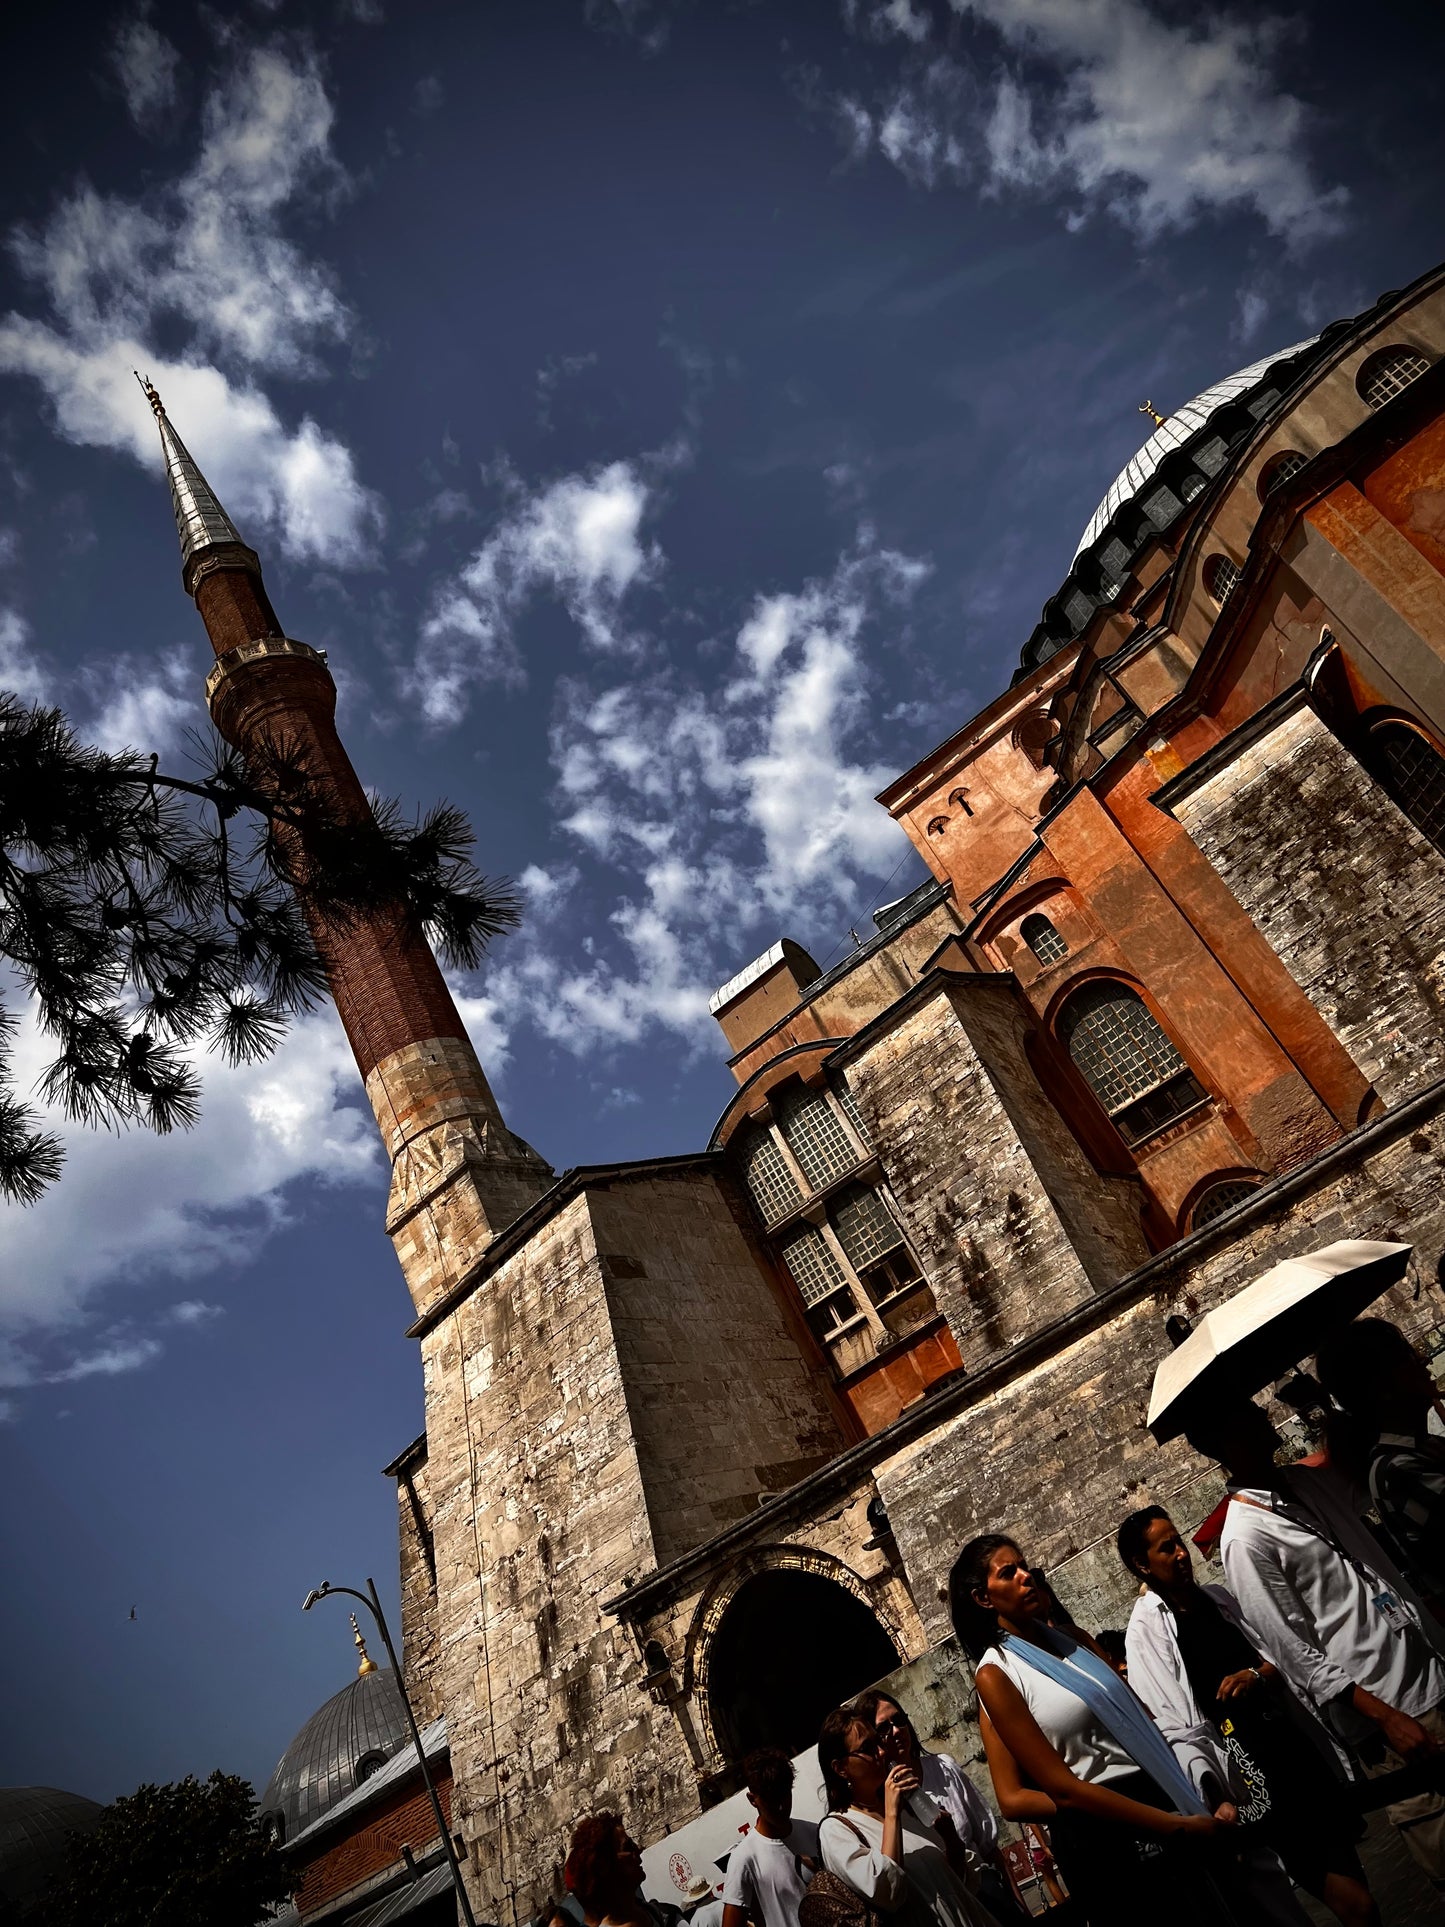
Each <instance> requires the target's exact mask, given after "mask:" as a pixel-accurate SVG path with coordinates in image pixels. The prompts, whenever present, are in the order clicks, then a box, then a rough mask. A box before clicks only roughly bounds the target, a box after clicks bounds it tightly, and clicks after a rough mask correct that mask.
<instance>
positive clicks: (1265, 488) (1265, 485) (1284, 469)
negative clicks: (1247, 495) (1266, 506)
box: [1259, 448, 1309, 500]
mask: <svg viewBox="0 0 1445 1927" xmlns="http://www.w3.org/2000/svg"><path fill="white" fill-rule="evenodd" d="M1308 462H1309V456H1308V455H1304V454H1302V453H1301V452H1300V450H1299V449H1297V448H1287V449H1285V450H1284V451H1283V452H1282V453H1281V454H1279V455H1276V456H1275V457H1274V459H1273V460H1272V461H1269V462H1267V463H1266V464H1265V468H1264V473H1263V474H1262V475H1261V476H1260V478H1259V480H1260V490H1259V493H1260V497H1261V499H1262V500H1263V499H1266V498H1268V497H1269V496H1271V495H1273V494H1274V492H1275V490H1276V489H1277V488H1283V487H1284V485H1285V483H1286V482H1287V481H1288V480H1289V478H1290V476H1291V475H1298V474H1299V472H1300V470H1301V469H1302V468H1304V467H1305V466H1306V465H1307V463H1308Z"/></svg>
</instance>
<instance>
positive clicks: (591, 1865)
mask: <svg viewBox="0 0 1445 1927" xmlns="http://www.w3.org/2000/svg"><path fill="white" fill-rule="evenodd" d="M562 1877H563V1879H564V1881H565V1882H566V1886H567V1891H568V1893H569V1894H575V1895H576V1897H577V1900H578V1903H579V1904H580V1906H581V1908H582V1912H583V1915H584V1917H585V1918H586V1921H587V1927H657V1921H656V1919H655V1917H654V1915H653V1913H652V1910H651V1908H650V1907H649V1906H648V1904H647V1902H646V1901H645V1900H644V1899H643V1897H642V1891H641V1890H642V1849H641V1848H640V1847H639V1846H638V1844H637V1842H636V1841H635V1840H634V1839H633V1838H632V1837H631V1835H630V1834H629V1833H628V1831H627V1827H626V1825H625V1823H624V1822H623V1819H622V1816H621V1814H620V1813H589V1814H588V1815H587V1817H586V1819H585V1820H579V1821H578V1823H577V1826H576V1829H575V1831H574V1832H573V1835H572V1844H571V1847H570V1848H569V1849H568V1853H567V1864H566V1866H565V1867H564V1868H563V1870H562Z"/></svg>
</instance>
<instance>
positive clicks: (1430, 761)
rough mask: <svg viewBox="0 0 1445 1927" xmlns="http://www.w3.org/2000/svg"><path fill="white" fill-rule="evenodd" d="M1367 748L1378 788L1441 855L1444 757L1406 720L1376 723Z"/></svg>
mask: <svg viewBox="0 0 1445 1927" xmlns="http://www.w3.org/2000/svg"><path fill="white" fill-rule="evenodd" d="M1370 748H1371V750H1372V751H1373V755H1372V757H1371V763H1372V765H1373V768H1374V772H1375V775H1376V776H1377V777H1378V778H1379V781H1380V784H1381V787H1382V788H1384V789H1386V790H1388V792H1389V793H1390V795H1391V796H1393V797H1394V799H1395V801H1396V802H1397V803H1398V804H1399V806H1400V808H1401V809H1402V810H1403V811H1404V812H1405V814H1406V816H1408V817H1409V819H1410V821H1411V822H1412V823H1413V824H1414V825H1415V828H1416V829H1417V830H1418V831H1419V832H1420V834H1421V836H1424V837H1428V838H1429V840H1430V842H1432V843H1433V844H1434V845H1435V848H1436V849H1437V850H1439V851H1440V853H1441V855H1442V856H1445V757H1442V756H1441V754H1440V752H1439V750H1438V749H1436V747H1435V745H1434V744H1433V743H1432V742H1431V741H1430V739H1429V738H1428V737H1427V736H1424V735H1422V734H1421V732H1420V731H1419V730H1418V729H1412V728H1411V727H1410V725H1409V724H1408V723H1399V722H1384V723H1376V724H1375V726H1374V728H1373V729H1372V730H1371V731H1370Z"/></svg>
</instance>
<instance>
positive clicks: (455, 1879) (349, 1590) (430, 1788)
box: [301, 1579, 477, 1927]
mask: <svg viewBox="0 0 1445 1927" xmlns="http://www.w3.org/2000/svg"><path fill="white" fill-rule="evenodd" d="M343 1593H345V1595H346V1596H347V1598H348V1599H359V1600H360V1601H361V1603H362V1605H363V1606H365V1608H366V1610H367V1611H368V1612H369V1613H370V1614H371V1616H372V1618H373V1619H374V1620H375V1621H376V1629H377V1631H378V1632H379V1633H380V1634H381V1640H382V1644H383V1645H384V1646H385V1647H386V1656H387V1658H388V1659H389V1660H390V1661H391V1671H392V1677H393V1678H394V1679H395V1681H396V1690H397V1691H398V1692H399V1693H400V1694H401V1703H402V1706H403V1707H404V1709H405V1711H406V1723H407V1725H408V1726H409V1727H410V1728H411V1743H412V1745H413V1746H414V1747H415V1749H416V1760H417V1765H418V1766H419V1767H420V1768H421V1777H422V1780H423V1782H424V1784H425V1786H426V1790H427V1798H428V1799H429V1800H430V1801H431V1810H432V1812H433V1813H434V1814H435V1815H436V1823H437V1829H438V1831H439V1832H440V1834H441V1837H442V1846H443V1848H444V1849H445V1851H446V1856H447V1863H448V1865H449V1866H450V1867H451V1870H452V1884H453V1886H454V1887H455V1888H456V1890H457V1904H458V1906H459V1907H460V1908H461V1910H462V1919H463V1920H464V1921H465V1922H466V1927H477V1918H476V1915H475V1914H474V1913H473V1912H472V1903H471V1900H470V1899H469V1898H468V1895H467V1888H466V1882H465V1881H464V1880H463V1879H462V1866H461V1862H460V1860H458V1858H457V1850H456V1846H455V1843H454V1842H453V1840H452V1836H451V1829H450V1828H449V1827H448V1826H447V1821H446V1815H445V1814H444V1813H443V1812H442V1803H441V1799H440V1797H439V1795H438V1793H437V1790H436V1786H435V1785H434V1783H433V1781H432V1776H431V1768H430V1767H429V1766H428V1765H427V1763H426V1752H425V1750H424V1748H423V1746H422V1743H421V1732H420V1730H419V1728H418V1727H417V1723H416V1715H415V1713H413V1712H412V1710H411V1701H410V1700H409V1699H408V1698H407V1693H406V1683H405V1681H404V1680H403V1679H402V1676H401V1666H400V1664H399V1663H398V1661H397V1657H396V1648H395V1647H394V1646H393V1645H392V1643H391V1630H390V1628H389V1627H388V1626H387V1623H386V1615H385V1614H384V1613H383V1612H382V1610H381V1600H380V1599H379V1598H378V1597H377V1591H376V1581H375V1580H374V1579H368V1580H367V1582H366V1591H365V1592H357V1591H356V1590H355V1588H354V1587H352V1586H333V1585H332V1584H331V1581H330V1580H329V1579H323V1580H322V1582H321V1584H320V1585H319V1586H316V1587H314V1588H313V1589H312V1590H311V1591H310V1592H308V1593H307V1595H306V1597H305V1599H304V1600H303V1601H302V1605H301V1610H302V1612H304V1613H309V1612H310V1610H311V1608H312V1607H313V1606H314V1605H315V1604H316V1602H317V1600H318V1599H330V1598H333V1597H335V1598H339V1597H340V1596H341V1595H342V1594H343ZM351 1623H352V1625H353V1626H354V1625H355V1624H356V1621H355V1620H353V1621H352V1622H351Z"/></svg>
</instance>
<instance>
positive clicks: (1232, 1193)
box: [1189, 1178, 1259, 1231]
mask: <svg viewBox="0 0 1445 1927" xmlns="http://www.w3.org/2000/svg"><path fill="white" fill-rule="evenodd" d="M1258 1189H1259V1186H1258V1184H1256V1183H1253V1182H1252V1181H1251V1180H1250V1179H1249V1178H1226V1179H1225V1180H1224V1181H1223V1183H1222V1184H1211V1185H1210V1187H1209V1189H1208V1190H1207V1191H1206V1192H1205V1193H1204V1195H1203V1197H1202V1198H1201V1199H1200V1200H1199V1202H1198V1204H1196V1205H1195V1207H1194V1209H1193V1211H1192V1212H1191V1213H1190V1218H1189V1221H1190V1224H1191V1226H1192V1227H1193V1229H1194V1230H1195V1231H1202V1230H1203V1229H1204V1227H1205V1225H1207V1224H1213V1223H1214V1220H1215V1219H1216V1218H1222V1217H1223V1216H1224V1214H1225V1212H1226V1211H1232V1210H1233V1209H1234V1207H1235V1205H1237V1204H1243V1203H1244V1201H1245V1199H1246V1198H1252V1197H1253V1196H1254V1194H1255V1192H1256V1191H1257V1190H1258Z"/></svg>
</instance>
